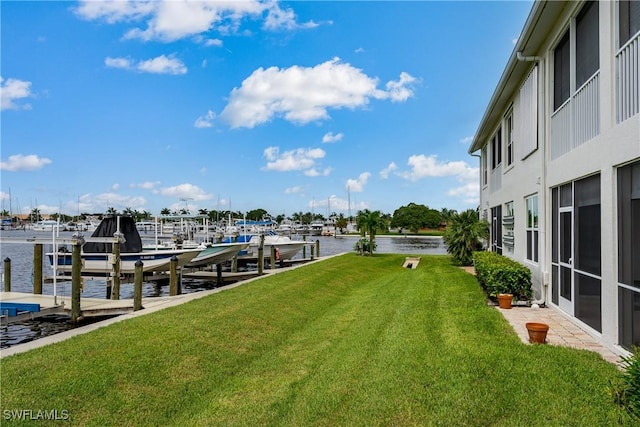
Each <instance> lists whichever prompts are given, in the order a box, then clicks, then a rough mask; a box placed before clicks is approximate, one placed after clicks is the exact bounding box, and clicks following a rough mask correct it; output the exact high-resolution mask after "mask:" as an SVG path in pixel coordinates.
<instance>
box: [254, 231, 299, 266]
mask: <svg viewBox="0 0 640 427" xmlns="http://www.w3.org/2000/svg"><path fill="white" fill-rule="evenodd" d="M307 244H308V242H305V241H302V240H291V238H289V237H287V236H280V235H278V234H275V233H274V234H264V243H263V256H264V257H265V258H269V257H271V247H272V246H273V247H275V248H276V260H277V261H286V260H289V259H291V258H293V257H294V256H296V255H297V254H298V252H300V251H301V250H302V248H303V247H304V246H305V245H307ZM259 246H260V235H254V236H252V237H251V239H250V240H249V247H248V248H247V254H246V256H247V257H252V258H255V257H257V256H258V248H259Z"/></svg>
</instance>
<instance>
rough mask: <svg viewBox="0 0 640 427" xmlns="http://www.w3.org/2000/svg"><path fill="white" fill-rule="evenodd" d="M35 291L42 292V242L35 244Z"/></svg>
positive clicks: (39, 293) (35, 292) (36, 292)
mask: <svg viewBox="0 0 640 427" xmlns="http://www.w3.org/2000/svg"><path fill="white" fill-rule="evenodd" d="M33 293H34V294H38V295H41V294H42V243H36V244H35V245H33Z"/></svg>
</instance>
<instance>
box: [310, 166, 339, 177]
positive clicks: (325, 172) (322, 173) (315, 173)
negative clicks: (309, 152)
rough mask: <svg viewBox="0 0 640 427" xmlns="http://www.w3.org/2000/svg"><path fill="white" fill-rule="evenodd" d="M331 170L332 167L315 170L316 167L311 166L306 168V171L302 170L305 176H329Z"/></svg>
mask: <svg viewBox="0 0 640 427" xmlns="http://www.w3.org/2000/svg"><path fill="white" fill-rule="evenodd" d="M332 170H333V169H331V168H324V169H322V170H317V169H316V168H311V169H307V170H306V171H304V174H305V175H306V176H311V177H315V176H329V175H330V174H331V171H332Z"/></svg>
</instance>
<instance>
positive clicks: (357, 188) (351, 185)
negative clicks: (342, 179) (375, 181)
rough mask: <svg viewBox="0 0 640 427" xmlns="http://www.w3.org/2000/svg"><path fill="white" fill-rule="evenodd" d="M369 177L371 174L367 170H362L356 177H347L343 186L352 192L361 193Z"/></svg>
mask: <svg viewBox="0 0 640 427" xmlns="http://www.w3.org/2000/svg"><path fill="white" fill-rule="evenodd" d="M370 177H371V174H370V173H369V172H362V173H361V174H360V176H358V178H357V179H351V178H350V179H348V180H347V185H346V186H345V188H347V189H348V190H349V191H353V192H354V193H361V192H362V191H363V190H364V186H365V185H367V181H369V178H370Z"/></svg>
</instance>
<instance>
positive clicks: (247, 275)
mask: <svg viewBox="0 0 640 427" xmlns="http://www.w3.org/2000/svg"><path fill="white" fill-rule="evenodd" d="M268 272H269V270H265V271H264V274H268ZM258 276H259V274H258V272H257V271H239V272H237V273H232V272H228V271H225V272H222V276H221V278H222V281H223V282H238V281H240V280H247V279H253V278H254V277H258ZM182 278H183V279H196V280H206V281H211V282H214V281H216V280H218V273H217V272H215V271H206V270H198V271H189V272H184V273H182Z"/></svg>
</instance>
